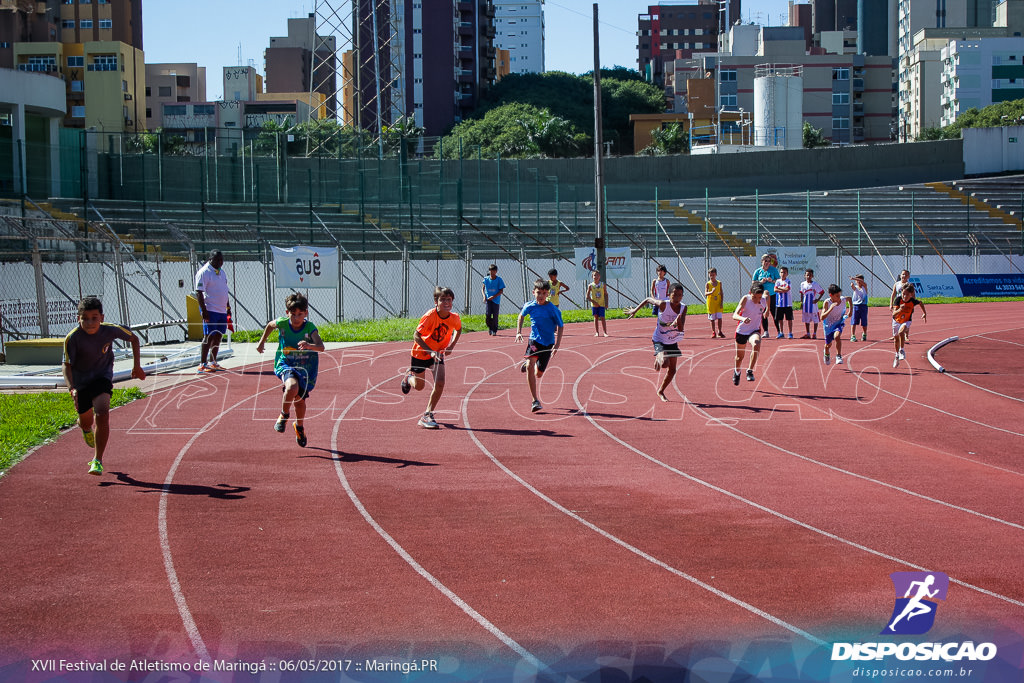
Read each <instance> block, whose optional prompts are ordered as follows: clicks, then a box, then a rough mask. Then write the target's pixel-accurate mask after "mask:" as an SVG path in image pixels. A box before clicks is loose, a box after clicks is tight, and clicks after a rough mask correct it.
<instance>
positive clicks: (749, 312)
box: [736, 294, 768, 334]
mask: <svg viewBox="0 0 1024 683" xmlns="http://www.w3.org/2000/svg"><path fill="white" fill-rule="evenodd" d="M766 297H767V295H766V294H762V295H761V303H758V304H755V303H754V300H753V299H752V298H751V296H750V294H745V295H744V296H743V298H742V299H740V302H739V303H738V304H736V310H737V311H738V312H739V313H740V315H744V316H746V317H748V318H750V322H749V323H742V322H741V323H740V324H739V325H738V326H737V327H736V334H753V333H754V332H757V331H759V330H760V329H761V319H762V318H763V317H764V313H765V311H766V310H768V299H767V298H766ZM741 309H742V310H741Z"/></svg>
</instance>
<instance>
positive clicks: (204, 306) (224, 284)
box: [196, 249, 231, 374]
mask: <svg viewBox="0 0 1024 683" xmlns="http://www.w3.org/2000/svg"><path fill="white" fill-rule="evenodd" d="M223 266H224V255H223V254H221V253H220V251H219V250H217V249H214V250H213V251H211V252H210V257H209V259H207V261H206V263H205V264H203V267H202V268H200V269H199V271H198V272H197V273H196V299H197V300H198V301H199V310H200V311H201V312H202V314H203V345H202V350H201V358H200V363H199V369H198V370H196V373H197V374H202V373H206V372H218V371H220V370H223V369H224V368H223V367H221V366H220V364H219V363H217V351H219V350H220V340H221V337H223V336H224V333H225V332H227V327H228V316H230V315H231V304H230V303H228V294H229V292H228V276H227V273H225V272H224V270H223ZM207 358H209V361H210V362H209V363H207Z"/></svg>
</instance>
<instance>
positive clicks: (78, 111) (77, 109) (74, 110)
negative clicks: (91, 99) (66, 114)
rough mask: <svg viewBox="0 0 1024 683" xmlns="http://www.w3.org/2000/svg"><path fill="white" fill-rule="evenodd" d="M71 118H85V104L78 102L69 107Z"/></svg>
mask: <svg viewBox="0 0 1024 683" xmlns="http://www.w3.org/2000/svg"><path fill="white" fill-rule="evenodd" d="M71 118H73V119H84V118H85V105H84V104H79V105H75V106H73V107H71Z"/></svg>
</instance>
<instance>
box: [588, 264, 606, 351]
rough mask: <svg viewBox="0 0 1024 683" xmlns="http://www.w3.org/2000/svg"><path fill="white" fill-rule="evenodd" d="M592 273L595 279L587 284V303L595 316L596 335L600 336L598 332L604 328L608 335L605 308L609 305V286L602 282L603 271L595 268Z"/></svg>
mask: <svg viewBox="0 0 1024 683" xmlns="http://www.w3.org/2000/svg"><path fill="white" fill-rule="evenodd" d="M590 275H591V277H592V278H593V280H594V281H593V282H591V283H590V284H589V285H587V303H589V304H590V312H591V314H593V316H594V336H595V337H597V336H599V335H598V332H600V331H601V330H602V329H603V330H604V336H606V337H607V336H608V321H606V320H605V319H604V309H605V308H606V307H607V306H608V288H607V287H606V286H605V285H604V284H603V283H602V282H601V271H599V270H595V271H593V272H591V274H590ZM598 324H600V327H598Z"/></svg>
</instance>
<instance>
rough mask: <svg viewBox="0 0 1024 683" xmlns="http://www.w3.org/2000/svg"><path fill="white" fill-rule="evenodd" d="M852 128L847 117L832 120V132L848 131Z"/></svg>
mask: <svg viewBox="0 0 1024 683" xmlns="http://www.w3.org/2000/svg"><path fill="white" fill-rule="evenodd" d="M849 127H850V119H848V118H847V117H845V116H837V117H834V118H833V119H832V130H847V129H849Z"/></svg>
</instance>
